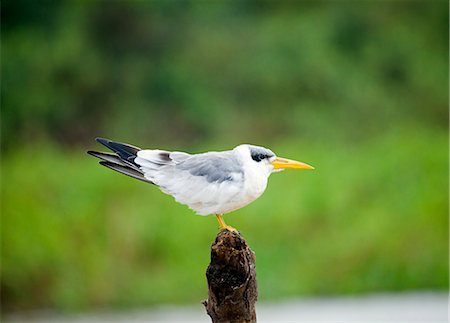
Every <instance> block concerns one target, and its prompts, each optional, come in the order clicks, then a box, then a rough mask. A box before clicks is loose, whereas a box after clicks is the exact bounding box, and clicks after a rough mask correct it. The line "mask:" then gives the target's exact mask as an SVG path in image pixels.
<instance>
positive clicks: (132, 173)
mask: <svg viewBox="0 0 450 323" xmlns="http://www.w3.org/2000/svg"><path fill="white" fill-rule="evenodd" d="M100 165H102V166H105V167H108V168H110V169H112V170H115V171H116V172H119V173H122V174H124V175H127V176H130V177H133V178H135V179H138V180H140V181H143V182H146V183H150V184H153V182H152V181H149V180H148V179H146V178H145V177H144V174H143V173H140V172H138V171H136V170H134V169H133V168H130V167H127V166H122V165H119V164H115V163H111V162H109V161H101V162H100Z"/></svg>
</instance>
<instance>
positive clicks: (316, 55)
mask: <svg viewBox="0 0 450 323" xmlns="http://www.w3.org/2000/svg"><path fill="white" fill-rule="evenodd" d="M447 5H448V4H447V3H446V2H444V1H429V2H425V1H424V2H408V1H406V2H394V1H393V2H358V3H357V2H354V1H352V2H332V1H330V2H319V3H315V2H314V3H313V2H309V1H308V2H295V1H277V2H275V1H214V2H202V1H112V2H108V4H107V5H106V3H105V2H103V1H91V2H87V1H86V2H83V1H66V2H62V3H59V4H56V3H53V2H51V1H50V2H47V1H41V2H35V1H4V2H2V45H3V46H2V48H3V51H2V76H3V78H2V89H1V91H2V93H1V95H2V98H1V99H2V128H1V130H2V136H1V141H2V149H3V154H2V166H1V167H2V187H1V193H2V205H1V208H2V226H1V239H2V244H1V248H2V256H1V257H2V265H1V276H2V282H1V284H2V285H1V288H2V296H3V297H2V305H4V308H5V309H7V310H11V309H16V310H23V309H28V308H44V307H51V308H57V309H65V310H73V309H87V308H90V307H93V306H112V307H129V306H141V305H142V306H144V305H148V304H155V303H164V302H188V301H189V302H198V301H199V300H201V299H203V298H204V297H205V295H206V285H205V277H204V271H205V269H206V266H207V264H208V262H209V247H210V244H211V242H212V241H213V239H214V237H215V234H216V232H217V224H216V221H215V219H213V218H211V217H200V216H195V215H193V213H192V212H191V211H190V210H188V209H187V208H186V207H185V206H182V205H178V204H176V203H175V202H174V201H173V199H172V198H171V197H169V196H166V195H164V194H162V193H160V192H159V191H158V189H157V188H155V187H151V186H149V185H145V184H143V183H140V182H137V181H133V180H131V179H129V178H127V177H125V176H119V175H118V174H114V173H112V172H110V171H109V170H107V169H104V168H100V167H99V166H98V165H97V164H96V162H95V160H93V158H92V157H89V156H87V155H86V154H85V150H87V149H90V148H93V147H94V143H93V138H94V137H96V136H105V137H111V138H112V139H116V140H119V141H125V142H130V143H133V144H136V145H138V146H143V147H149V148H167V149H177V150H187V151H190V152H199V151H204V150H210V149H214V150H221V149H228V148H231V147H233V146H235V145H237V144H239V143H243V142H249V143H254V144H261V145H264V146H268V147H269V148H271V149H273V150H274V151H275V152H276V153H277V154H279V155H280V156H284V157H287V158H294V159H299V160H302V161H305V162H307V163H310V164H312V165H314V166H316V170H315V171H314V172H288V171H286V172H284V173H281V174H274V175H273V176H272V177H271V179H270V184H269V187H268V190H267V191H266V193H265V194H264V195H263V196H262V197H261V198H260V199H259V200H258V201H256V202H255V203H253V204H251V205H249V206H248V207H246V208H244V209H242V210H239V211H236V212H234V213H233V214H230V215H227V216H226V220H227V222H229V224H230V225H233V226H235V227H237V228H238V229H239V230H241V232H242V233H243V235H244V236H245V237H246V239H247V241H248V243H249V244H250V245H251V247H252V248H253V250H254V251H255V252H256V254H257V266H258V283H259V287H260V299H261V300H266V299H270V298H275V297H286V296H289V295H311V294H333V293H362V292H371V291H386V290H406V289H447V286H448V276H447V272H448V251H447V247H448V236H447V234H448V232H447V230H448V218H447V214H448V181H447V180H448V169H447V162H448V137H447V131H448V110H447V106H448V95H447V90H448V74H447V73H448V10H447ZM96 148H98V146H97V147H96Z"/></svg>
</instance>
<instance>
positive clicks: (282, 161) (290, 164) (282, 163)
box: [271, 157, 314, 169]
mask: <svg viewBox="0 0 450 323" xmlns="http://www.w3.org/2000/svg"><path fill="white" fill-rule="evenodd" d="M271 164H272V166H273V168H275V169H285V168H293V169H314V167H312V166H311V165H308V164H305V163H302V162H298V161H295V160H290V159H286V158H281V157H277V158H275V160H274V161H273V162H272V163H271Z"/></svg>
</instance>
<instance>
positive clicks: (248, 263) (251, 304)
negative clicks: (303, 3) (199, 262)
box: [203, 230, 258, 323]
mask: <svg viewBox="0 0 450 323" xmlns="http://www.w3.org/2000/svg"><path fill="white" fill-rule="evenodd" d="M206 278H207V281H208V300H207V301H204V302H203V304H204V305H205V307H206V312H207V313H208V315H209V316H210V317H211V319H212V322H213V323H254V322H256V310H255V303H256V299H257V296H258V291H257V287H256V269H255V255H254V253H253V251H252V250H251V249H250V248H249V247H248V245H247V243H246V242H245V240H244V239H243V238H242V237H241V236H240V234H239V233H237V232H230V231H228V230H222V231H220V232H219V234H218V235H217V237H216V240H215V241H214V243H213V244H212V246H211V263H210V264H209V266H208V269H207V270H206Z"/></svg>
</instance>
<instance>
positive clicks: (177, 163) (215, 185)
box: [88, 138, 314, 231]
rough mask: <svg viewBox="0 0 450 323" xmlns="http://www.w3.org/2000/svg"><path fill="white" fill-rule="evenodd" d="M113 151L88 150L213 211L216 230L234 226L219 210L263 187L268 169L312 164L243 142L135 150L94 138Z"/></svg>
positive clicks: (247, 200)
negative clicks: (213, 147)
mask: <svg viewBox="0 0 450 323" xmlns="http://www.w3.org/2000/svg"><path fill="white" fill-rule="evenodd" d="M96 140H97V142H99V143H101V144H103V145H105V146H106V147H108V148H109V149H111V150H112V151H113V152H114V153H113V154H112V153H104V152H97V151H88V154H90V155H92V156H95V157H97V158H100V159H101V161H100V164H101V165H103V166H106V167H108V168H110V169H113V170H115V171H117V172H119V173H122V174H125V175H128V176H131V177H133V178H136V179H138V180H141V181H144V182H147V183H151V184H155V185H156V186H158V187H159V188H160V189H161V191H163V192H164V193H166V194H169V195H172V196H173V197H174V198H175V200H176V201H177V202H179V203H181V204H185V205H187V206H188V207H189V208H191V209H192V210H194V211H195V212H197V213H198V214H200V215H210V214H214V215H216V217H217V220H218V221H219V225H220V227H221V229H227V230H229V231H236V229H234V228H233V227H230V226H228V225H226V224H225V222H224V220H223V218H222V215H223V214H226V213H229V212H232V211H234V210H237V209H240V208H242V207H244V206H246V205H247V204H249V203H251V202H253V201H254V200H256V199H257V198H258V197H260V196H261V194H262V193H263V192H264V191H265V189H266V187H267V180H268V178H269V176H270V174H271V173H273V172H276V171H281V170H284V169H286V168H294V169H314V167H312V166H310V165H308V164H305V163H301V162H298V161H295V160H289V159H285V158H280V157H277V156H276V155H275V154H274V153H273V152H272V151H271V150H269V149H267V148H263V147H258V146H253V145H248V144H243V145H239V146H237V147H235V148H234V149H233V150H228V151H221V152H215V151H214V152H206V153H201V154H188V153H184V152H179V151H166V150H159V149H140V148H137V147H134V146H131V145H128V144H124V143H120V142H115V141H111V140H108V139H104V138H96Z"/></svg>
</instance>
